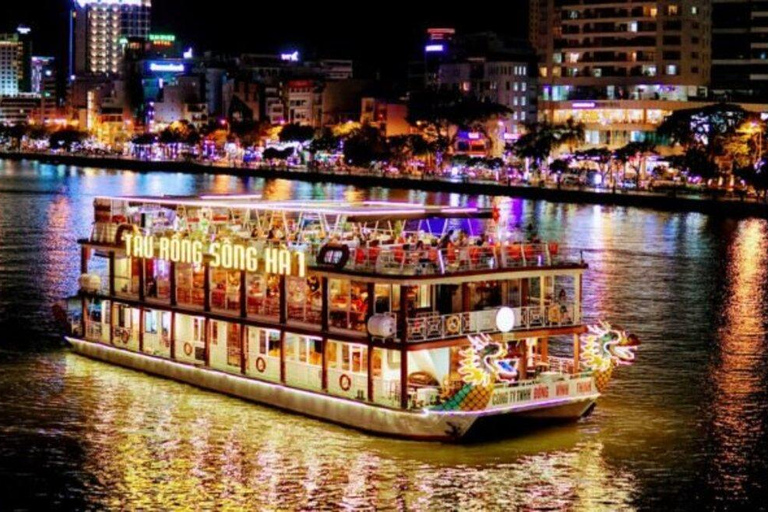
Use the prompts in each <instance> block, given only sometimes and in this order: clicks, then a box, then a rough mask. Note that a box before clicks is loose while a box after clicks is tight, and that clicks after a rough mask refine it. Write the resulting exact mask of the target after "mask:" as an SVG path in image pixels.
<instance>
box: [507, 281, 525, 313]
mask: <svg viewBox="0 0 768 512" xmlns="http://www.w3.org/2000/svg"><path fill="white" fill-rule="evenodd" d="M505 304H506V305H507V306H510V307H513V308H516V307H520V305H521V301H520V280H519V279H510V280H509V281H507V294H506V299H505Z"/></svg>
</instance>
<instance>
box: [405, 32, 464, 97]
mask: <svg viewBox="0 0 768 512" xmlns="http://www.w3.org/2000/svg"><path fill="white" fill-rule="evenodd" d="M455 37H456V29H454V28H428V29H427V37H426V40H425V42H424V54H423V58H422V59H421V60H417V61H414V62H411V63H410V65H409V70H408V86H409V88H410V89H411V90H419V89H423V88H425V87H434V86H436V85H437V82H438V77H439V73H440V65H441V64H442V63H444V62H447V61H448V59H449V58H450V56H451V55H452V54H453V45H454V38H455Z"/></svg>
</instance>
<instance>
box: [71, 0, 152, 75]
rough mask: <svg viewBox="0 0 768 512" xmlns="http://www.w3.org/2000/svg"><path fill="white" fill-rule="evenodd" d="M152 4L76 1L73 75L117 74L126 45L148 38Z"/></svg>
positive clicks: (121, 0) (144, 1)
mask: <svg viewBox="0 0 768 512" xmlns="http://www.w3.org/2000/svg"><path fill="white" fill-rule="evenodd" d="M151 8H152V0H73V7H72V12H71V18H72V19H71V25H70V38H71V39H70V52H71V55H70V66H71V67H72V69H71V74H73V75H80V74H99V75H110V74H118V73H120V72H121V71H122V69H121V65H122V60H123V50H124V48H123V47H124V45H125V44H126V42H127V40H128V39H129V38H132V37H141V38H146V37H148V35H149V27H150V11H151Z"/></svg>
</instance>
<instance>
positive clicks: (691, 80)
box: [530, 0, 711, 147]
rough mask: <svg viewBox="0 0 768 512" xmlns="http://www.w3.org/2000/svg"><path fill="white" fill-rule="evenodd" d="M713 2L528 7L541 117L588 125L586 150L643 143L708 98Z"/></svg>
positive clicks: (594, 0) (557, 0)
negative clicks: (674, 115)
mask: <svg viewBox="0 0 768 512" xmlns="http://www.w3.org/2000/svg"><path fill="white" fill-rule="evenodd" d="M710 8H711V0H657V1H648V0H642V1H640V0H531V2H530V16H531V20H530V27H531V32H530V39H531V42H532V44H533V46H534V47H535V48H536V50H537V52H538V57H539V83H540V84H541V85H540V90H539V99H540V102H539V118H540V119H544V120H548V121H551V122H555V123H560V122H564V121H566V120H567V119H569V118H573V119H574V120H576V121H581V122H583V123H584V124H585V125H586V139H587V141H586V142H587V143H588V144H591V145H596V146H611V147H616V146H621V145H624V144H626V143H628V142H631V141H641V140H646V139H649V138H650V137H651V136H652V135H651V134H652V133H653V132H654V130H655V127H656V126H657V125H658V123H660V122H661V120H662V119H663V118H664V117H665V116H666V115H668V114H669V113H670V112H672V111H674V110H676V109H681V108H691V107H695V106H696V105H694V104H691V103H690V102H691V101H695V100H698V99H704V98H706V96H707V95H708V89H707V86H708V84H709V77H710V64H711V56H710V44H711V31H710V30H711V29H710V27H711V23H710V22H711V13H710Z"/></svg>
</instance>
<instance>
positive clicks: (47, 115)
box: [30, 56, 59, 123]
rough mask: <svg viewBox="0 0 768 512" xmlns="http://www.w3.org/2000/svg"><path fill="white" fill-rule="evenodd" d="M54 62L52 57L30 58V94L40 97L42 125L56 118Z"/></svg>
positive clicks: (56, 97) (57, 104)
mask: <svg viewBox="0 0 768 512" xmlns="http://www.w3.org/2000/svg"><path fill="white" fill-rule="evenodd" d="M56 80H57V75H56V61H55V59H54V58H53V57H38V56H35V57H32V59H31V84H30V92H32V93H33V94H37V95H39V96H40V115H39V117H40V119H41V121H42V122H43V123H45V122H46V121H48V120H50V119H52V118H53V117H55V116H56V114H57V111H58V107H59V95H58V94H57V83H56Z"/></svg>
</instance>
